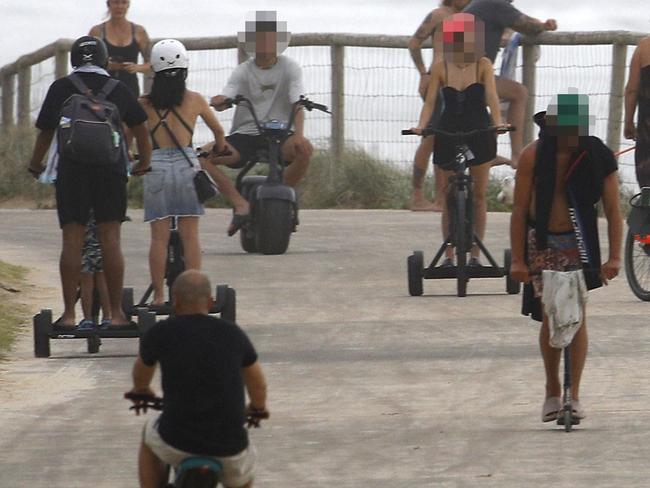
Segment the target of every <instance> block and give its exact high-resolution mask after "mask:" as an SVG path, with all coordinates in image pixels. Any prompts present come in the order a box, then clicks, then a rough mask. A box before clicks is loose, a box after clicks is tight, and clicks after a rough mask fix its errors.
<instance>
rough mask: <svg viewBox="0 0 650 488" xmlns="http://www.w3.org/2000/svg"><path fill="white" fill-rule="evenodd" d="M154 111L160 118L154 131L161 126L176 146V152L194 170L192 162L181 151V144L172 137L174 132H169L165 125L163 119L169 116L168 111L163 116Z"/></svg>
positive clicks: (182, 150)
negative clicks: (177, 151) (181, 155)
mask: <svg viewBox="0 0 650 488" xmlns="http://www.w3.org/2000/svg"><path fill="white" fill-rule="evenodd" d="M155 110H156V114H157V115H158V117H159V118H160V122H158V124H157V125H156V129H157V128H158V127H159V126H161V125H162V126H163V127H164V128H165V130H166V131H167V134H169V137H170V138H171V140H172V141H173V142H174V144H175V145H176V148H177V149H178V150H179V151H180V152H181V153H182V154H183V156H184V157H185V161H187V164H189V165H190V168H194V165H193V164H192V161H190V158H189V157H188V155H187V153H186V152H185V149H183V147H182V146H181V143H180V142H178V139H177V138H176V136H175V135H174V132H172V130H171V129H170V128H169V126H168V125H167V121H166V120H165V118H166V117H167V115H168V114H169V112H170V111H169V110H167V112H165V114H164V115H161V114H160V112H159V111H158V109H155ZM154 130H155V129H154Z"/></svg>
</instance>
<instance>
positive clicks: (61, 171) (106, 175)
mask: <svg viewBox="0 0 650 488" xmlns="http://www.w3.org/2000/svg"><path fill="white" fill-rule="evenodd" d="M70 61H71V64H72V67H73V68H74V71H73V73H72V74H71V75H69V76H66V77H64V78H60V79H58V80H56V81H55V82H54V83H52V85H51V86H50V88H49V90H48V92H47V95H46V97H45V100H44V102H43V105H42V107H41V110H40V113H39V115H38V119H37V121H36V128H37V129H39V132H38V135H37V138H36V143H35V145H34V150H33V154H32V157H31V160H30V163H29V167H28V171H29V172H30V173H31V174H32V175H33V176H34V177H35V178H38V177H39V175H40V174H41V173H42V172H43V171H44V169H45V167H44V165H43V158H44V156H45V154H46V153H47V151H48V148H50V144H51V143H52V140H53V139H54V136H55V134H56V135H58V137H57V138H56V139H55V140H54V144H57V145H58V146H59V147H58V151H57V154H58V155H59V158H58V167H57V178H56V183H55V186H56V202H57V212H58V217H59V224H60V226H61V230H62V233H63V247H62V251H61V258H60V271H61V284H62V288H63V300H64V307H65V308H64V312H63V315H62V316H61V318H60V319H59V320H58V321H57V324H56V325H57V326H58V327H61V328H72V327H74V326H75V307H74V305H75V301H76V295H77V286H78V284H79V277H80V276H79V275H80V268H81V250H82V247H83V242H84V233H85V229H86V223H87V222H88V218H89V215H90V212H91V210H92V212H93V214H94V216H95V219H96V222H97V227H98V237H99V241H100V245H101V248H102V254H103V258H104V267H105V269H104V272H105V275H106V282H107V284H108V291H109V297H110V303H111V315H112V326H117V327H119V326H123V325H127V320H126V317H125V316H124V312H123V311H122V285H123V278H124V260H123V256H122V250H121V248H120V225H121V223H122V221H123V220H124V219H125V216H126V181H127V164H128V158H127V149H126V142H125V139H126V138H125V137H124V133H123V131H122V125H123V124H124V125H126V127H128V129H129V130H130V131H131V132H132V134H133V135H134V136H135V138H136V141H137V145H138V150H139V153H140V162H139V163H137V164H135V165H134V166H133V167H132V169H131V173H132V174H134V175H140V174H143V173H144V172H145V171H147V170H148V168H149V164H150V160H151V142H150V140H149V133H148V131H147V127H146V120H147V115H146V114H145V112H144V111H143V110H142V107H140V105H139V104H138V101H137V100H136V98H135V96H134V95H133V94H132V93H131V91H130V90H129V89H128V88H127V87H126V85H124V84H123V83H122V82H120V81H117V80H111V79H110V77H109V75H108V73H107V72H106V70H105V67H106V63H107V62H108V52H107V50H106V45H105V44H104V42H103V41H102V40H101V39H98V38H96V37H92V36H83V37H81V38H79V39H77V40H76V41H75V42H74V44H73V45H72V48H71V51H70ZM109 83H110V85H109ZM109 86H110V88H108V87H109ZM79 94H89V95H91V96H92V97H93V98H92V99H93V100H94V101H99V103H100V104H104V103H105V105H106V106H109V107H114V108H116V109H117V113H118V116H119V118H118V119H117V120H118V121H121V123H118V124H117V125H118V127H116V128H115V129H113V132H112V133H111V134H112V140H113V141H114V147H115V148H116V154H117V157H115V158H113V159H112V160H111V162H110V164H109V163H106V162H104V161H103V160H102V161H99V160H92V161H91V160H81V159H80V158H76V159H75V158H73V157H71V156H70V152H69V151H66V150H64V149H65V147H67V146H65V147H64V144H62V143H61V144H59V142H60V141H61V140H62V139H61V137H62V136H61V134H65V129H68V132H71V131H69V129H70V127H71V126H73V127H76V125H75V124H74V122H75V121H72V120H71V119H70V118H67V117H64V116H62V110H63V109H64V108H65V107H69V106H70V103H71V100H73V95H79ZM102 106H104V105H102ZM82 142H84V141H82ZM93 142H94V143H95V142H96V141H93ZM87 146H92V145H87ZM80 154H81V153H80ZM87 159H90V158H87Z"/></svg>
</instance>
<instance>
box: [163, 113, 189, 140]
mask: <svg viewBox="0 0 650 488" xmlns="http://www.w3.org/2000/svg"><path fill="white" fill-rule="evenodd" d="M169 110H171V111H172V113H173V114H174V115H175V116H176V118H177V119H178V120H179V121H180V123H181V124H183V127H185V128H186V129H187V132H189V133H190V136H193V135H194V131H193V130H192V128H191V127H190V124H188V123H187V122H185V120H184V119H183V117H181V115H180V114H179V113H178V112H177V111H176V109H175V108H174V107H171V108H170V109H169ZM167 113H169V111H168V112H167Z"/></svg>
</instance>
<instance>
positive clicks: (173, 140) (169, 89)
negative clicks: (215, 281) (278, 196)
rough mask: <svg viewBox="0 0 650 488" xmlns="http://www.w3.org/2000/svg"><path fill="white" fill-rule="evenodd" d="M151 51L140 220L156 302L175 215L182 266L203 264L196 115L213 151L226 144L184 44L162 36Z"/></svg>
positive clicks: (241, 205)
mask: <svg viewBox="0 0 650 488" xmlns="http://www.w3.org/2000/svg"><path fill="white" fill-rule="evenodd" d="M151 54H152V58H151V66H152V68H153V71H154V73H155V77H154V80H153V84H152V86H151V91H150V93H149V94H147V95H145V96H143V97H141V98H140V104H141V105H142V107H143V108H144V110H145V112H146V113H147V117H148V123H149V129H150V132H151V140H152V142H153V148H154V150H153V154H152V162H151V172H150V173H148V174H147V175H145V177H144V220H145V222H148V223H150V224H151V246H150V250H149V269H150V270H151V282H152V285H153V301H152V303H151V304H152V305H155V306H158V305H163V304H164V302H165V298H164V279H165V263H166V260H167V252H168V243H169V237H170V231H171V230H170V229H171V225H170V220H171V219H172V218H174V217H176V224H177V228H178V233H179V235H180V238H181V242H182V244H183V253H184V254H183V258H184V262H185V267H186V268H187V269H200V268H201V246H200V243H199V216H201V215H203V214H204V209H203V205H202V204H201V203H200V202H199V200H198V196H197V193H196V191H195V188H194V183H193V178H194V176H195V174H196V171H197V170H198V169H200V167H201V166H200V163H199V160H198V158H197V157H196V153H195V152H194V150H193V149H192V135H193V132H194V127H195V125H196V121H197V119H198V118H199V117H200V118H201V119H203V121H204V122H205V123H206V125H207V126H208V128H209V129H210V130H211V131H212V134H213V136H214V141H215V142H214V149H215V150H216V151H223V150H224V149H225V139H224V131H223V128H222V127H221V124H219V122H218V121H217V119H216V117H215V116H214V112H213V111H212V110H210V107H209V105H208V103H207V102H206V101H205V99H204V98H203V97H202V96H201V95H200V94H199V93H197V92H194V91H191V90H188V89H187V88H186V83H185V80H186V78H187V74H188V67H189V58H188V55H187V51H186V49H185V46H183V44H182V43H181V42H179V41H177V40H175V39H165V40H162V41H159V42H157V43H156V44H155V45H154V46H153V48H152V50H151ZM212 176H213V178H214V180H215V182H216V184H217V186H218V187H219V189H220V190H221V191H222V193H224V195H225V196H226V197H227V198H228V199H229V200H230V201H231V202H232V203H233V205H234V206H235V209H239V210H240V211H246V208H247V205H248V204H247V203H246V200H244V199H243V198H242V197H241V196H240V195H239V193H238V192H237V190H235V187H234V186H233V184H232V182H231V181H230V179H229V178H228V177H227V176H226V175H225V174H224V173H222V172H221V171H220V170H218V169H216V168H213V169H212Z"/></svg>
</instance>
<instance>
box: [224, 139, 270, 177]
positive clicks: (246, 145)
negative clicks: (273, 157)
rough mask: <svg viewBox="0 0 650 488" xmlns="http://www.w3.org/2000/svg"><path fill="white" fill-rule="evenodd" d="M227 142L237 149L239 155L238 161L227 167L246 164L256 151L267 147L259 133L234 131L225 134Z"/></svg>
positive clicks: (239, 166)
mask: <svg viewBox="0 0 650 488" xmlns="http://www.w3.org/2000/svg"><path fill="white" fill-rule="evenodd" d="M226 140H227V141H228V143H229V144H230V145H231V146H232V147H234V148H235V149H237V152H238V153H239V155H240V156H241V158H240V159H239V161H237V162H236V163H234V164H232V165H230V166H228V167H229V168H234V169H239V168H243V167H244V166H246V163H248V162H249V161H251V160H252V159H253V158H254V157H255V154H256V153H257V151H259V150H262V149H268V147H269V146H268V142H267V140H266V138H265V137H264V136H260V135H251V134H239V133H238V132H235V133H234V134H230V135H229V136H226Z"/></svg>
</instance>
